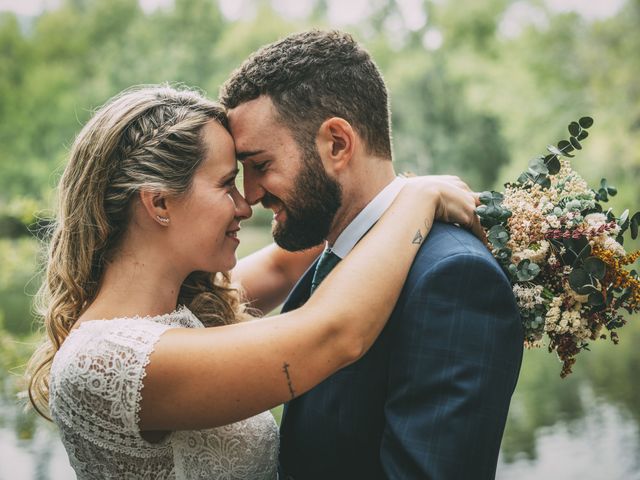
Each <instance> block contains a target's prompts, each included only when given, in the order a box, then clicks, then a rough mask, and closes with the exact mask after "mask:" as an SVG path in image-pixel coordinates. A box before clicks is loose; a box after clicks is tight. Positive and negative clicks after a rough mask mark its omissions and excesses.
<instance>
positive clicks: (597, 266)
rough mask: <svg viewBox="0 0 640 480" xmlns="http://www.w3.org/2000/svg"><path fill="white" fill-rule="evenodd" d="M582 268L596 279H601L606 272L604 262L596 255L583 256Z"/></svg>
mask: <svg viewBox="0 0 640 480" xmlns="http://www.w3.org/2000/svg"><path fill="white" fill-rule="evenodd" d="M583 268H584V269H585V270H586V272H587V273H588V274H589V275H591V276H592V277H593V278H597V279H598V280H602V279H603V278H604V276H605V274H606V273H607V266H606V264H605V263H604V262H603V261H602V260H600V259H599V258H598V257H589V258H585V260H584V264H583Z"/></svg>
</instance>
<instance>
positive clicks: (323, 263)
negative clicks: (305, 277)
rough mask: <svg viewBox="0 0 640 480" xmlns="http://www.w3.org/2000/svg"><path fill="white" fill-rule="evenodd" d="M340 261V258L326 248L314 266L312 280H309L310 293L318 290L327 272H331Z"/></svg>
mask: <svg viewBox="0 0 640 480" xmlns="http://www.w3.org/2000/svg"><path fill="white" fill-rule="evenodd" d="M339 261H340V257H339V256H338V255H336V254H335V253H333V252H332V251H331V249H330V248H327V249H326V250H325V251H324V252H322V255H321V256H320V260H318V263H317V265H316V271H315V273H314V274H313V280H311V293H313V292H314V291H315V289H316V288H318V285H320V283H322V281H323V280H324V279H325V277H326V276H327V275H329V272H330V271H331V270H333V267H335V266H336V265H337V264H338V262H339Z"/></svg>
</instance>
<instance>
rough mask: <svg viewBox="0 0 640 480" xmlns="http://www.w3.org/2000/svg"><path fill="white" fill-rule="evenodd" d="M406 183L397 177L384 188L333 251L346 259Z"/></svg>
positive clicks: (357, 217) (340, 238) (332, 248)
mask: <svg viewBox="0 0 640 480" xmlns="http://www.w3.org/2000/svg"><path fill="white" fill-rule="evenodd" d="M405 181H406V180H405V179H404V178H401V177H396V178H395V179H394V180H393V181H392V182H391V183H390V184H389V185H387V186H386V187H384V188H383V189H382V191H381V192H380V193H378V195H376V196H375V197H374V198H373V200H371V201H370V202H369V203H368V204H367V206H366V207H364V208H363V209H362V211H361V212H360V213H359V214H358V215H356V218H354V219H353V220H352V221H351V223H350V224H349V225H347V227H346V228H345V229H344V230H343V231H342V233H341V234H340V235H339V236H338V238H337V239H336V241H335V243H334V244H333V246H332V247H331V251H332V252H333V253H335V254H336V255H337V256H338V257H340V258H341V259H342V258H344V257H346V256H347V255H348V254H349V252H350V251H351V250H353V247H355V246H356V243H358V241H359V240H360V239H361V238H362V237H363V236H364V234H365V233H367V232H368V231H369V229H370V228H371V227H373V225H375V223H376V222H377V221H378V220H380V217H381V216H382V214H383V213H384V212H385V210H387V208H389V207H390V206H391V204H392V203H393V201H394V200H395V198H396V197H397V196H398V194H399V193H400V190H402V187H403V186H404V184H405Z"/></svg>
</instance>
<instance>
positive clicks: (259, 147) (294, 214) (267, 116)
mask: <svg viewBox="0 0 640 480" xmlns="http://www.w3.org/2000/svg"><path fill="white" fill-rule="evenodd" d="M229 126H230V128H231V133H232V135H233V138H234V141H235V146H236V155H237V157H238V160H240V161H241V162H242V164H243V166H244V194H245V197H246V199H247V201H248V202H249V204H251V205H255V204H256V203H262V205H263V206H264V207H265V208H268V209H271V210H272V211H273V213H274V215H273V224H272V233H273V238H274V240H275V242H276V243H277V244H278V245H279V246H281V247H282V248H284V249H286V250H289V251H297V250H304V249H306V248H310V247H312V246H314V245H318V244H319V243H321V242H322V241H323V240H324V239H325V238H326V237H327V235H328V234H329V231H330V230H331V226H332V222H333V219H334V218H335V215H336V212H337V211H338V209H339V208H340V205H341V199H342V192H341V188H340V184H339V183H338V182H337V181H336V180H334V179H333V178H331V177H330V176H329V175H328V174H327V172H326V171H325V169H324V167H323V165H322V159H321V158H320V156H319V155H318V153H317V151H316V150H315V149H307V150H305V151H303V150H302V149H300V147H299V146H298V143H297V142H296V141H295V139H294V137H293V135H292V134H291V131H290V130H289V128H288V127H286V126H285V125H283V124H282V123H281V121H280V120H279V119H278V118H277V113H276V110H275V107H274V106H273V102H272V101H271V99H270V98H269V97H266V96H261V97H258V98H257V99H255V100H251V101H249V102H246V103H243V104H241V105H239V106H238V107H236V108H234V109H231V110H230V111H229Z"/></svg>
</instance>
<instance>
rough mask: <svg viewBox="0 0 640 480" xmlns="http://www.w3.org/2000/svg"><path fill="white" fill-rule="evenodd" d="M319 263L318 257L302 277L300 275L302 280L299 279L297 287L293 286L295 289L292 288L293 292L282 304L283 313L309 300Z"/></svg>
mask: <svg viewBox="0 0 640 480" xmlns="http://www.w3.org/2000/svg"><path fill="white" fill-rule="evenodd" d="M317 263H318V259H316V261H315V262H313V264H312V265H311V266H310V267H309V268H308V269H307V271H306V272H304V274H303V275H302V277H300V280H298V283H296V285H295V287H293V290H291V293H290V294H289V296H288V297H287V299H286V300H285V302H284V305H283V306H282V313H285V312H288V311H290V310H295V309H296V308H300V307H301V306H302V305H304V303H305V302H306V301H307V300H309V292H310V291H311V281H312V280H313V272H314V271H315V269H316V264H317Z"/></svg>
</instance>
